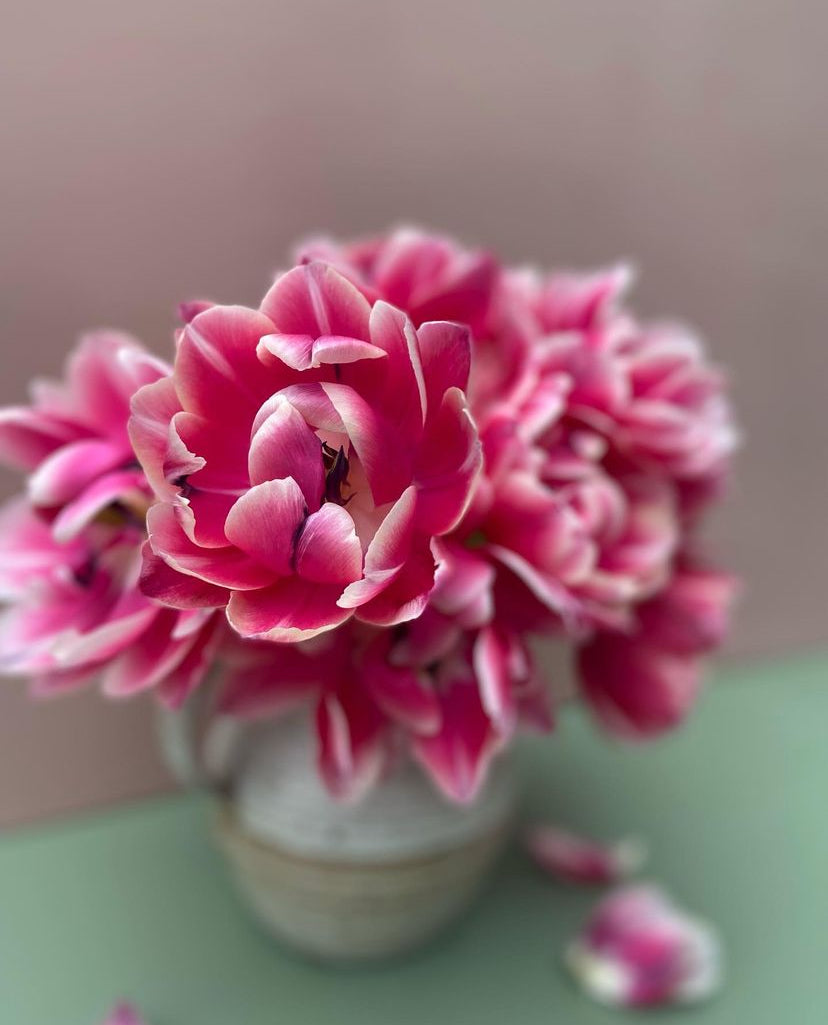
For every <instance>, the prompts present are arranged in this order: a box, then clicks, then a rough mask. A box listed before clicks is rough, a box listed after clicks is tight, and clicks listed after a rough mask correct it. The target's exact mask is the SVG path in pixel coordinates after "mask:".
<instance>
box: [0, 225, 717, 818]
mask: <svg viewBox="0 0 828 1025" xmlns="http://www.w3.org/2000/svg"><path fill="white" fill-rule="evenodd" d="M628 281H629V274H628V272H627V270H626V269H625V268H613V269H610V270H608V271H602V272H598V273H593V274H570V273H566V274H550V275H541V274H538V273H535V272H531V271H525V270H514V269H510V268H506V267H503V266H501V265H500V264H499V263H498V262H497V261H496V260H495V259H494V258H493V257H492V256H490V255H488V254H486V253H480V252H471V251H467V250H464V249H462V248H461V247H460V246H459V245H457V244H455V243H454V242H453V241H451V240H448V239H445V238H441V237H433V236H431V235H427V234H425V233H420V232H417V231H412V230H400V231H396V232H394V233H392V234H390V235H389V236H387V237H383V238H380V239H375V240H372V241H368V242H357V243H354V244H338V243H335V242H332V241H328V240H317V241H313V242H310V243H308V244H306V245H305V246H304V247H302V248H301V249H300V250H299V252H298V253H297V256H296V260H295V265H294V266H293V267H292V268H291V269H289V270H287V271H286V272H284V273H280V274H279V275H278V276H277V277H276V280H275V282H274V284H273V285H272V287H271V288H270V290H269V291H268V292H267V294H266V295H265V297H264V299H263V300H262V302H261V305H260V306H259V308H258V309H250V308H247V307H244V306H224V305H217V304H214V303H211V302H206V301H198V302H191V303H188V304H185V305H184V306H182V308H181V318H182V322H183V326H182V327H181V328H180V329H179V331H178V332H177V337H176V350H175V357H174V361H173V363H172V365H168V364H167V363H165V362H163V361H161V360H159V359H157V358H156V357H155V356H153V355H150V354H149V352H147V351H146V350H145V349H144V348H143V347H142V346H141V345H140V344H139V343H138V342H137V341H135V340H134V339H132V338H130V337H128V336H126V335H123V334H117V333H112V332H105V333H97V334H93V335H90V336H88V337H86V338H85V339H83V340H82V341H81V343H80V345H79V347H78V348H77V349H76V350H75V352H74V354H73V355H72V356H71V357H70V359H69V362H68V365H67V367H66V373H65V377H64V380H63V381H62V382H60V383H43V382H38V383H36V384H35V385H34V386H33V389H32V400H31V403H30V404H29V405H23V406H17V407H12V408H7V409H5V410H2V411H0V455H1V456H2V457H3V459H4V460H5V461H6V462H8V463H10V464H12V465H14V466H16V467H19V468H22V469H23V470H24V471H26V472H27V473H28V475H29V476H28V480H27V487H26V491H25V494H24V495H23V496H22V497H20V498H18V499H15V500H13V501H12V502H11V503H10V504H8V505H7V506H6V507H5V508H4V510H3V511H2V526H3V529H2V530H1V531H0V587H1V588H2V592H3V596H4V597H5V599H6V600H7V602H8V607H7V609H6V610H5V612H4V614H3V618H2V623H0V665H1V666H2V669H3V671H4V672H6V673H9V674H15V675H21V674H23V675H27V676H29V677H31V679H32V681H33V689H34V692H35V693H36V694H38V695H47V694H55V693H59V692H63V691H67V690H71V689H73V688H76V687H78V686H80V685H82V684H84V683H86V682H87V681H89V680H90V679H92V678H97V679H99V680H100V682H101V687H102V689H103V692H104V694H106V695H108V696H110V697H124V696H127V695H131V694H135V693H137V692H139V691H145V690H149V689H154V690H155V691H156V692H157V694H158V696H159V698H160V699H161V700H162V701H164V702H167V703H168V704H171V705H173V706H175V705H178V704H180V703H181V702H182V701H184V700H185V699H186V698H187V696H188V695H189V694H190V693H191V692H192V691H193V690H194V689H195V688H198V687H200V686H204V681H205V678H206V675H207V673H208V671H210V670H213V669H214V668H216V667H219V668H220V670H221V671H220V673H218V674H217V673H211V676H212V677H218V678H220V680H221V685H220V688H219V692H218V695H217V698H216V701H217V705H218V708H219V709H220V710H221V711H222V712H224V713H227V714H234V715H239V716H250V715H260V714H268V713H275V712H278V711H281V710H285V709H288V708H292V707H294V706H296V705H297V704H300V703H312V704H313V705H314V707H315V724H316V731H317V734H318V765H319V771H320V773H321V776H322V778H323V779H324V781H325V783H326V784H327V786H328V788H329V789H330V790H331V792H332V793H334V794H335V795H337V796H339V797H343V798H354V797H357V796H359V795H360V794H361V793H363V792H364V791H365V790H366V789H367V788H368V787H370V786H371V785H372V784H373V783H375V782H376V781H377V780H379V779H380V778H381V777H382V775H383V773H384V772H385V771H387V768H388V766H389V765H390V764H392V762H393V760H394V759H395V758H398V757H399V756H400V754H401V753H405V752H406V751H407V752H410V754H411V755H413V757H414V758H415V759H416V760H417V761H418V762H419V763H420V764H421V765H422V766H423V768H424V769H425V771H426V772H427V773H428V774H429V775H430V776H431V777H432V778H433V780H434V782H435V783H436V784H437V786H438V787H439V788H440V789H441V790H442V791H443V792H444V793H445V794H447V795H448V796H449V797H450V798H453V799H455V800H457V801H468V800H470V799H471V798H472V797H473V796H474V794H475V793H476V791H477V790H478V788H479V787H480V785H481V782H482V780H483V779H484V778H485V775H486V770H487V766H488V765H489V763H490V761H491V759H492V757H493V756H494V755H495V754H496V753H497V752H498V751H500V750H501V749H503V748H504V746H506V745H508V744H509V742H510V740H511V739H512V738H513V736H514V735H515V733H516V731H517V730H518V729H519V728H520V727H521V726H533V727H536V728H541V729H549V728H550V727H551V725H552V721H553V709H552V707H551V705H550V696H549V692H548V689H547V686H546V683H545V682H544V681H543V679H542V677H541V675H540V673H539V672H538V669H537V667H536V664H535V661H534V660H533V657H532V653H531V651H530V647H529V644H528V642H529V640H530V639H531V638H532V637H533V636H537V635H555V636H558V637H560V638H562V639H564V640H565V641H566V643H567V644H568V645H570V646H571V650H572V654H573V664H574V666H575V672H576V676H577V679H578V684H579V688H580V695H581V697H582V698H583V700H584V701H585V702H586V703H587V705H588V706H589V707H590V708H591V709H592V711H593V712H594V714H595V716H596V718H597V720H598V722H599V723H600V724H601V725H602V726H604V727H606V728H607V729H609V730H612V731H614V732H616V733H621V734H625V735H627V736H634V737H646V736H649V735H652V734H656V733H658V732H660V731H662V730H665V729H668V728H669V727H672V726H675V725H676V724H677V723H678V722H680V720H681V719H682V717H683V716H684V714H685V712H686V711H687V710H688V708H689V707H690V705H691V704H692V702H693V699H694V697H695V695H696V692H697V690H698V686H699V680H700V658H701V656H703V655H704V654H705V653H706V652H708V651H709V650H710V649H711V648H713V647H714V646H715V645H716V644H717V643H718V642H719V641H720V640H721V638H722V636H723V633H724V631H725V627H726V620H727V611H728V606H729V603H730V600H731V597H732V594H733V590H734V584H733V580H732V579H731V578H730V577H729V576H728V575H725V574H723V573H721V572H719V571H717V570H716V569H714V568H712V567H711V566H710V565H709V564H708V563H707V562H706V561H704V559H703V557H702V555H701V554H700V552H699V543H698V540H697V537H696V533H697V529H696V528H697V525H698V523H699V521H700V519H701V516H702V514H703V513H704V511H705V510H706V508H707V507H708V506H709V505H710V503H711V502H713V501H714V500H715V499H716V498H717V496H719V494H720V492H721V489H722V484H723V481H724V479H725V476H726V473H727V467H728V457H729V455H730V453H731V451H732V449H733V446H734V429H733V426H732V422H731V417H730V412H729V408H728V404H727V400H726V397H725V394H724V389H723V383H722V378H721V376H720V374H719V373H718V371H717V370H715V369H714V368H713V367H711V366H710V365H709V363H708V362H707V361H706V358H705V356H704V353H703V350H702V347H701V346H700V344H699V342H698V341H697V339H696V338H695V337H694V336H693V335H692V334H690V333H689V332H688V331H687V330H686V329H684V328H682V327H678V326H675V325H672V324H657V325H642V324H641V323H639V322H638V321H636V320H635V319H634V318H633V316H632V315H631V314H630V313H629V312H628V310H627V308H626V306H625V302H624V296H625V291H626V288H627V285H628Z"/></svg>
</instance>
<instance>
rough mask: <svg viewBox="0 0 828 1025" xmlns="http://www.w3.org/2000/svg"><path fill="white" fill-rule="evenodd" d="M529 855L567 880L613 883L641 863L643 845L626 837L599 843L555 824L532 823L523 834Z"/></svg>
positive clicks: (643, 854) (637, 867)
mask: <svg viewBox="0 0 828 1025" xmlns="http://www.w3.org/2000/svg"><path fill="white" fill-rule="evenodd" d="M526 849H527V850H528V852H529V855H530V857H531V858H532V860H533V861H534V862H535V864H536V865H538V867H539V868H541V869H543V871H544V872H548V873H549V874H550V875H553V876H556V877H558V878H559V879H565V880H566V881H567V882H570V883H594V884H605V883H616V882H619V881H620V880H621V879H624V878H626V877H627V876H629V875H632V874H633V873H634V872H636V871H638V869H639V868H641V866H642V865H643V864H644V861H645V858H646V854H647V852H646V848H645V846H644V845H643V843H641V842H640V841H639V840H636V839H633V838H629V839H624V840H619V841H618V842H617V843H613V844H602V843H598V842H596V841H595V840H591V839H589V838H588V837H584V836H578V835H577V834H575V833H571V832H569V831H568V830H565V829H559V828H557V827H556V826H542V825H539V826H533V827H532V828H531V829H529V830H528V832H527V834H526Z"/></svg>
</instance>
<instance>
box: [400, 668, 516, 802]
mask: <svg viewBox="0 0 828 1025" xmlns="http://www.w3.org/2000/svg"><path fill="white" fill-rule="evenodd" d="M442 711H443V715H442V723H441V726H440V729H439V731H438V732H437V733H436V734H434V735H433V736H427V737H422V736H418V737H415V738H414V739H413V741H412V751H413V753H414V756H415V758H416V759H417V761H419V762H420V764H421V765H422V766H423V768H424V769H425V770H426V772H428V774H429V775H430V776H431V778H432V779H433V780H434V782H435V783H436V784H437V786H438V787H439V788H440V790H441V791H442V792H443V793H444V794H445V795H446V797H448V798H449V799H450V800H452V801H457V802H458V803H460V804H465V803H468V802H469V801H471V800H472V799H473V798H474V796H475V794H476V793H477V792H478V791H479V789H480V787H481V786H482V784H483V781H484V779H485V778H486V773H487V770H488V767H489V763H490V761H491V758H492V755H493V754H494V752H495V750H496V746H497V742H496V737H495V734H494V732H493V731H492V728H491V723H490V722H489V719H488V717H487V716H486V714H485V712H484V711H483V707H482V705H481V703H480V696H479V694H478V691H477V687H476V685H475V684H474V682H472V681H470V680H454V681H452V682H451V683H450V685H449V686H448V688H447V689H446V690H445V692H444V693H443V695H442Z"/></svg>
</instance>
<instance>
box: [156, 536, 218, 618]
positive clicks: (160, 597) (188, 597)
mask: <svg viewBox="0 0 828 1025" xmlns="http://www.w3.org/2000/svg"><path fill="white" fill-rule="evenodd" d="M141 551H142V555H143V567H142V570H141V583H140V587H141V592H142V593H143V594H145V595H146V596H147V597H148V598H152V599H153V600H155V601H157V602H160V603H161V604H162V605H169V606H171V607H172V608H176V609H201V608H223V607H224V606H225V605H226V604H227V602H228V601H229V600H230V592H229V591H228V590H227V589H226V588H224V587H216V585H215V584H208V583H205V581H203V580H200V579H199V578H198V577H194V576H190V575H189V574H187V573H179V572H178V571H177V570H174V569H173V568H172V567H171V566H168V565H167V563H166V562H164V560H163V559H161V558H159V556H157V555H156V554H155V552H154V551H153V550H152V548H151V547H150V543H149V541H145V542H144V547H143V548H142V549H141Z"/></svg>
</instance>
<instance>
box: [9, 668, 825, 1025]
mask: <svg viewBox="0 0 828 1025" xmlns="http://www.w3.org/2000/svg"><path fill="white" fill-rule="evenodd" d="M827 675H828V659H818V658H810V659H801V660H796V661H790V662H788V663H779V664H775V665H766V666H762V667H754V668H749V669H742V670H739V671H738V672H736V671H730V672H728V673H726V674H722V677H723V678H722V679H721V680H720V681H719V682H718V684H717V685H716V687H715V688H714V689H713V692H712V693H711V694H709V695H708V697H707V700H706V701H704V702H703V705H702V708H701V709H700V711H699V713H698V715H697V717H696V718H695V719H694V721H693V722H692V723H691V724H690V725H689V727H688V728H687V729H686V731H685V732H683V733H681V734H680V735H677V736H676V737H673V738H671V739H669V740H667V741H664V742H661V743H658V744H656V745H654V746H650V747H644V748H636V749H630V748H627V747H623V748H622V747H618V746H614V745H607V744H606V743H603V742H601V741H599V740H598V739H596V737H595V735H594V734H593V732H592V731H591V730H589V729H587V728H586V727H585V723H584V721H583V719H582V717H581V716H580V714H578V713H576V712H575V711H573V712H571V713H568V714H567V715H565V716H564V717H563V721H562V722H561V724H560V727H559V730H558V735H557V737H555V738H551V739H547V740H545V741H542V742H535V741H534V740H533V741H532V742H531V743H528V744H527V745H526V747H525V748H524V750H523V752H522V756H521V757H522V761H523V769H524V770H525V772H526V775H527V779H528V787H527V810H528V812H530V813H531V814H533V815H538V816H542V815H548V816H550V817H552V818H554V819H556V820H559V821H561V822H565V823H570V824H572V825H577V826H579V827H581V828H583V829H587V830H594V831H595V832H596V833H597V834H604V835H607V836H613V835H616V834H618V833H622V832H625V831H629V830H630V829H633V830H635V831H640V832H641V833H643V834H644V835H645V836H646V837H648V839H649V840H650V842H651V847H652V860H651V863H650V873H649V874H650V876H652V877H653V878H657V879H659V880H662V881H663V882H664V883H665V884H667V885H668V886H669V887H670V888H671V889H673V891H674V892H675V893H676V895H678V896H679V897H681V898H682V899H683V900H684V901H685V902H686V903H687V904H688V905H689V906H691V907H693V908H694V909H696V910H698V911H699V912H702V913H704V914H706V915H707V916H709V917H710V918H712V919H714V920H715V921H716V922H717V923H718V924H719V926H720V928H721V930H722V932H723V934H724V937H725V941H726V944H727V950H728V954H729V967H728V972H727V987H726V989H725V991H724V992H723V993H722V994H721V996H720V997H718V998H717V999H716V1000H715V1001H713V1002H711V1003H710V1004H708V1005H707V1006H705V1007H704V1008H698V1009H693V1010H690V1011H682V1012H672V1013H669V1012H665V1013H662V1012H655V1013H654V1012H649V1013H646V1014H640V1015H638V1016H635V1015H632V1016H631V1015H629V1014H626V1013H621V1014H619V1013H618V1012H615V1013H614V1012H611V1011H607V1010H604V1009H602V1008H598V1007H594V1006H592V1005H591V1004H590V1003H589V1002H587V1001H586V999H585V998H583V997H582V996H581V995H580V994H579V993H577V992H576V991H575V990H574V989H573V988H572V987H571V985H570V984H569V981H568V980H567V978H566V977H565V976H564V975H563V974H562V972H561V970H560V968H559V955H560V951H561V948H562V946H563V944H564V941H565V939H566V938H567V937H568V936H569V935H570V934H571V933H572V932H573V930H574V929H575V928H576V927H577V925H578V923H579V922H580V921H581V919H582V918H583V916H584V915H585V914H586V912H587V910H588V908H589V906H590V903H591V902H592V900H593V899H594V895H593V893H592V891H584V890H573V889H567V888H564V887H562V886H558V885H556V884H554V883H552V882H550V881H548V880H546V879H544V878H542V877H541V876H540V875H538V874H536V873H535V872H534V871H533V870H532V868H531V867H529V866H528V865H527V864H526V862H525V860H524V858H523V857H522V855H521V854H520V852H519V851H517V850H515V851H514V852H513V853H512V855H511V856H510V857H509V858H508V859H507V861H506V863H505V864H504V865H503V867H502V870H501V871H500V874H499V875H498V877H497V878H496V880H495V882H494V885H493V887H492V889H491V891H490V892H489V894H488V895H487V896H486V898H484V900H483V901H482V902H481V903H480V904H479V905H478V907H477V908H476V910H475V911H474V912H473V913H472V914H471V916H470V917H468V918H467V919H466V920H465V921H464V922H463V923H462V924H461V925H460V926H458V927H457V928H456V929H455V930H454V931H453V932H452V933H451V934H450V935H448V936H446V937H445V938H444V939H443V940H441V941H440V942H439V943H438V944H436V945H435V946H433V947H431V948H430V949H428V950H426V951H424V952H423V953H421V954H418V955H417V956H413V957H411V958H410V959H408V960H406V961H405V962H398V963H396V964H389V965H386V966H383V967H381V968H374V969H370V970H358V971H357V970H352V971H342V970H340V971H336V970H325V969H323V968H319V967H315V966H313V965H309V964H306V963H304V962H302V961H299V960H297V959H295V958H293V957H291V956H289V955H287V954H285V953H283V952H282V951H281V950H280V949H279V948H278V947H276V946H274V945H273V944H272V942H271V941H270V940H268V939H267V938H266V937H265V936H264V935H262V934H261V933H260V932H259V931H258V929H257V927H256V926H255V925H253V924H252V922H251V921H250V920H249V919H248V918H247V916H246V915H245V913H244V912H243V911H242V910H241V908H240V907H239V905H238V904H237V902H236V898H235V895H234V894H233V893H232V892H231V890H230V888H229V886H228V883H227V880H226V878H225V875H224V872H223V869H222V865H221V863H220V861H219V858H218V856H217V855H216V854H215V853H214V852H213V850H212V848H211V847H210V845H209V843H208V842H207V840H206V834H207V811H208V809H207V806H206V804H205V802H203V801H202V800H200V799H193V798H192V797H174V798H167V799H162V800H154V801H150V802H145V803H142V804H137V805H134V806H131V807H129V808H125V809H122V810H119V811H116V812H112V813H109V814H106V815H98V816H95V817H89V818H85V819H78V820H75V821H73V822H71V823H69V824H61V825H59V826H47V827H45V828H43V827H41V828H36V829H31V830H24V831H20V832H17V833H13V834H11V835H7V836H6V837H5V838H4V839H3V840H2V842H0V1023H2V1025H97V1022H98V1021H99V1019H100V1018H101V1017H102V1016H103V1013H104V1011H105V1009H106V1008H108V1006H109V1005H110V1004H111V1003H113V1002H114V1000H115V999H116V998H117V997H119V996H126V997H129V998H130V999H132V1000H134V1001H135V1002H136V1003H137V1004H139V1006H140V1008H141V1009H142V1011H143V1013H144V1014H145V1016H146V1017H147V1019H148V1020H149V1021H150V1022H151V1023H153V1025H277V1023H278V1025H340V1023H341V1025H349V1023H354V1025H408V1023H411V1025H414V1023H417V1025H444V1023H445V1025H448V1023H459V1025H466V1023H470V1025H471V1023H473V1025H541V1023H543V1025H551V1023H557V1025H593V1023H594V1025H599V1023H604V1022H613V1021H625V1020H626V1021H633V1020H636V1019H637V1018H638V1019H640V1020H643V1021H648V1022H651V1023H661V1022H668V1021H669V1022H671V1023H675V1022H676V1021H678V1020H679V1019H681V1020H686V1021H687V1022H694V1023H697V1025H714V1023H716V1025H826V1023H828V681H826V676H827Z"/></svg>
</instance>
